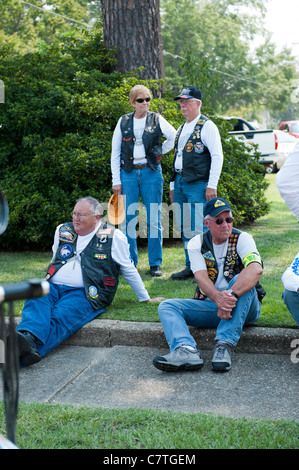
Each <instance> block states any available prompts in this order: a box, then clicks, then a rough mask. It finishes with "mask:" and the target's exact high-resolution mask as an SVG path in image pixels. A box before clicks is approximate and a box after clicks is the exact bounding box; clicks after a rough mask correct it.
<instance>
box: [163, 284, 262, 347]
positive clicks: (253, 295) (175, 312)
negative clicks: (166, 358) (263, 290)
mask: <svg viewBox="0 0 299 470" xmlns="http://www.w3.org/2000/svg"><path fill="white" fill-rule="evenodd" d="M236 278H237V276H235V277H234V278H233V279H232V280H231V281H230V282H229V284H228V289H229V288H230V287H231V286H232V285H233V284H234V282H235V280H236ZM217 312H218V307H217V305H216V304H215V302H212V301H209V300H196V299H186V300H184V299H172V300H164V301H163V302H162V303H161V304H160V305H159V309H158V313H159V316H160V320H161V323H162V326H163V329H164V333H165V337H166V340H167V342H168V344H169V348H170V351H171V352H172V351H174V350H175V349H176V348H178V347H179V346H193V347H195V348H196V347H197V345H196V342H195V340H194V338H193V337H192V335H191V334H190V331H189V328H188V325H189V326H198V327H201V328H216V329H217V330H216V337H215V340H216V341H217V340H222V341H226V342H227V343H229V344H230V345H231V346H236V345H237V343H238V341H239V339H240V336H241V333H242V329H243V326H244V325H251V324H252V323H254V322H256V321H257V320H258V319H259V317H260V313H261V303H260V302H259V300H258V297H257V292H256V289H255V288H252V289H250V290H249V291H248V292H246V293H245V294H243V295H242V296H241V297H240V298H239V299H238V300H237V303H236V306H235V308H234V309H233V310H232V313H231V315H232V318H231V319H229V320H221V319H220V318H219V317H218V316H217Z"/></svg>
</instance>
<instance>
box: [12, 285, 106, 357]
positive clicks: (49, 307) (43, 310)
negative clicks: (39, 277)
mask: <svg viewBox="0 0 299 470" xmlns="http://www.w3.org/2000/svg"><path fill="white" fill-rule="evenodd" d="M104 311H105V309H104V308H103V309H101V310H97V311H95V310H94V309H93V308H92V306H91V304H90V303H89V301H88V300H87V298H86V296H85V292H84V289H78V288H74V287H68V286H63V285H59V284H53V283H50V292H49V294H48V295H46V296H45V297H40V298H38V299H30V300H26V302H25V305H24V308H23V312H22V321H21V322H20V323H19V325H18V326H17V330H18V331H21V330H26V331H29V332H30V333H32V334H33V335H34V336H36V338H37V339H38V341H37V349H38V351H39V353H40V355H41V357H43V356H45V355H46V354H48V353H49V352H50V351H52V350H53V349H54V348H56V347H57V346H58V345H59V344H60V343H62V342H63V341H64V340H65V339H67V338H69V337H70V336H71V335H72V334H74V333H75V332H76V331H77V330H79V329H80V328H81V327H82V326H83V325H85V324H86V323H88V322H89V321H91V320H93V319H94V318H95V317H96V316H97V315H99V314H100V313H103V312H104Z"/></svg>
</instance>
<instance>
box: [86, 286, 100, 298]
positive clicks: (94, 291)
mask: <svg viewBox="0 0 299 470" xmlns="http://www.w3.org/2000/svg"><path fill="white" fill-rule="evenodd" d="M88 294H89V296H90V297H91V298H92V299H96V298H97V297H99V294H98V289H97V288H96V286H89V288H88Z"/></svg>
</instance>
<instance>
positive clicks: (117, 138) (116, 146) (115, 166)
mask: <svg viewBox="0 0 299 470" xmlns="http://www.w3.org/2000/svg"><path fill="white" fill-rule="evenodd" d="M121 119H122V117H121V118H119V120H118V123H117V125H116V127H115V129H114V133H113V137H112V150H111V172H112V186H116V185H118V184H121V179H120V164H121V142H122V133H121V129H120V123H121ZM145 122H146V116H145V117H144V118H142V119H136V118H133V129H134V135H135V138H136V141H135V145H134V151H133V158H134V160H133V164H134V165H142V164H144V163H146V162H147V160H146V154H145V148H144V145H143V142H142V134H143V131H144V128H145ZM159 124H160V128H161V131H162V134H163V136H164V137H165V139H166V140H165V141H164V142H163V143H162V154H163V155H164V154H165V153H167V152H169V151H170V150H171V149H172V148H173V146H174V139H175V134H176V131H175V128H174V127H173V126H172V125H171V124H169V122H167V121H166V119H164V118H163V117H162V116H160V115H159Z"/></svg>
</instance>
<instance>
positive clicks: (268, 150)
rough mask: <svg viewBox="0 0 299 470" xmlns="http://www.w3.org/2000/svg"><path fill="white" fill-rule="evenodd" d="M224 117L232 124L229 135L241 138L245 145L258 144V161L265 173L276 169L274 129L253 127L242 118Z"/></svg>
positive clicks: (276, 157)
mask: <svg viewBox="0 0 299 470" xmlns="http://www.w3.org/2000/svg"><path fill="white" fill-rule="evenodd" d="M224 119H227V120H232V124H233V125H234V127H233V130H232V131H230V132H229V135H233V136H234V137H236V138H237V139H240V140H242V141H243V142H245V144H246V145H249V146H251V145H253V144H256V145H257V146H258V149H257V150H258V151H259V152H260V153H261V158H260V159H259V163H261V164H262V165H264V167H265V171H266V172H267V173H272V172H273V171H276V168H277V166H276V165H277V161H278V150H277V147H278V143H277V138H276V135H275V133H274V131H273V130H271V129H262V130H259V129H255V128H254V127H253V126H252V125H251V124H250V123H249V122H247V121H245V119H242V118H236V117H227V116H225V117H224ZM234 123H235V124H234Z"/></svg>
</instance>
